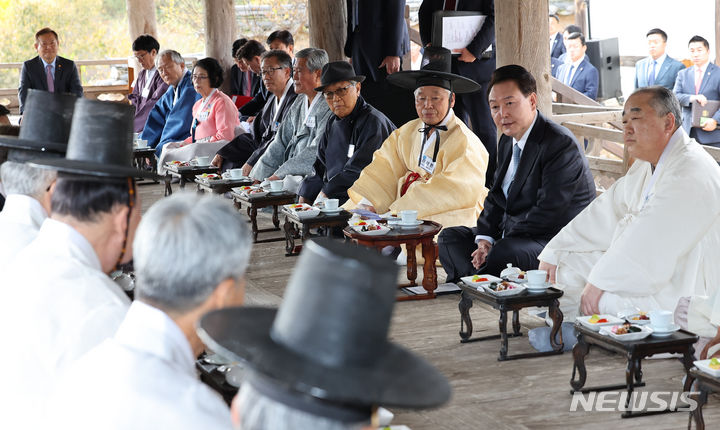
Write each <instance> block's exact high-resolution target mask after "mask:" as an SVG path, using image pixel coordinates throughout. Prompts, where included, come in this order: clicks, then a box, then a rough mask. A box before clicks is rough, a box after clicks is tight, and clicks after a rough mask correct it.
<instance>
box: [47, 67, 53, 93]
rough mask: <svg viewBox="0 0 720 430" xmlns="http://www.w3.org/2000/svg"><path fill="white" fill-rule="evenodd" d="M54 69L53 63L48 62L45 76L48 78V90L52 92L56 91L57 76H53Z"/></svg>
mask: <svg viewBox="0 0 720 430" xmlns="http://www.w3.org/2000/svg"><path fill="white" fill-rule="evenodd" d="M52 69H53V67H52V64H48V65H47V66H45V77H46V78H47V87H48V91H50V92H51V93H54V92H55V77H54V76H53V72H52Z"/></svg>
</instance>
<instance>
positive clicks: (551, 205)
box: [477, 112, 595, 240]
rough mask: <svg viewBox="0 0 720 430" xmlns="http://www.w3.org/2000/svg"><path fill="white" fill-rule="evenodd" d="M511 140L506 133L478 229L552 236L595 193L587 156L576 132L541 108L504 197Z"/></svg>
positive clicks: (487, 233) (488, 232)
mask: <svg viewBox="0 0 720 430" xmlns="http://www.w3.org/2000/svg"><path fill="white" fill-rule="evenodd" d="M512 146H513V140H512V138H511V137H509V136H506V135H504V134H503V135H502V136H501V137H500V143H499V145H498V166H499V167H498V169H497V171H496V172H495V181H494V183H493V186H492V188H491V189H490V193H489V194H488V196H487V198H486V199H485V206H484V209H483V211H482V213H481V214H480V218H478V221H477V234H479V235H483V236H490V237H492V238H494V239H495V240H499V239H500V238H502V237H503V232H504V233H505V236H504V237H530V238H534V239H543V240H550V239H551V238H552V237H553V236H555V235H556V234H557V233H558V232H559V231H560V229H562V228H563V227H564V226H565V224H567V223H568V222H569V221H570V220H571V219H573V218H574V217H575V215H577V214H578V213H579V212H580V211H581V210H583V209H584V208H585V207H586V206H587V205H588V204H590V202H591V201H592V200H593V199H594V198H595V182H594V181H593V177H592V174H591V173H590V167H589V166H588V162H587V159H586V158H585V155H584V154H583V151H582V150H581V147H580V144H578V142H577V140H576V139H575V136H573V135H572V134H571V133H570V132H569V131H568V130H567V129H566V128H565V127H562V126H560V125H558V124H556V123H554V122H552V121H550V120H548V119H546V118H545V117H544V116H543V115H542V114H541V113H540V112H538V116H537V120H536V121H535V125H534V126H533V128H532V130H531V131H530V135H529V136H528V140H527V142H526V143H525V148H524V149H523V151H522V155H521V158H520V164H519V165H518V169H517V172H516V173H515V179H514V180H513V183H512V185H511V186H510V189H509V190H508V197H507V200H506V199H505V194H504V193H503V190H502V183H503V178H505V173H506V172H507V169H508V166H509V165H510V160H511V158H512Z"/></svg>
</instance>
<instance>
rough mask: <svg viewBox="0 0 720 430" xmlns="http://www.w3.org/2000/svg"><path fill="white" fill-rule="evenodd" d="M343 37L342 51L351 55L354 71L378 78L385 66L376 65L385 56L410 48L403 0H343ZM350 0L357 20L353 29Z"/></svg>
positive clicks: (397, 55)
mask: <svg viewBox="0 0 720 430" xmlns="http://www.w3.org/2000/svg"><path fill="white" fill-rule="evenodd" d="M346 1H347V12H348V20H347V39H346V42H345V55H346V56H347V57H350V58H352V64H353V68H354V69H355V73H357V74H359V75H363V76H366V77H367V78H368V79H370V80H372V81H375V82H378V81H380V80H382V79H384V78H385V75H384V73H385V68H383V69H378V67H379V66H380V63H382V60H383V59H384V58H385V57H388V56H394V57H402V56H403V55H405V53H406V52H408V51H410V37H409V36H408V31H407V25H406V24H405V0H346ZM353 1H356V2H357V8H358V16H357V18H358V22H357V27H356V28H355V29H354V31H353V16H352V15H353Z"/></svg>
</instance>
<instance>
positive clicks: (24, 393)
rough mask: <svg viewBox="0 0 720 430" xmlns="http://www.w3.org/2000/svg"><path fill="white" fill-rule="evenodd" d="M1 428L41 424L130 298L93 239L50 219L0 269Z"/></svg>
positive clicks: (110, 333)
mask: <svg viewBox="0 0 720 430" xmlns="http://www.w3.org/2000/svg"><path fill="white" fill-rule="evenodd" d="M0 288H2V293H3V300H2V301H0V327H3V329H2V331H0V341H1V342H2V344H3V345H5V349H4V350H3V354H0V366H2V367H1V368H3V369H6V371H5V372H3V377H0V378H2V379H0V428H36V427H37V425H36V424H34V423H33V420H38V419H39V418H40V417H41V416H42V411H43V410H44V405H45V401H46V398H47V397H46V396H47V393H49V392H51V391H52V388H53V386H54V384H55V381H56V379H57V376H58V374H59V372H60V371H61V370H62V369H64V368H65V367H67V366H68V365H69V364H70V363H72V362H73V361H75V360H76V359H77V358H78V357H79V356H81V355H82V354H84V353H85V352H87V351H88V350H90V349H91V348H93V347H94V346H96V345H98V344H100V343H101V342H102V341H103V340H105V339H107V338H109V337H111V336H113V335H114V334H115V331H116V330H117V328H118V327H119V326H120V322H121V321H122V319H123V318H124V317H125V313H126V312H127V308H128V306H129V304H130V300H129V299H128V297H127V296H126V295H125V293H123V291H122V289H121V288H120V287H119V286H118V285H117V284H115V283H114V282H113V281H112V280H111V279H110V278H109V277H108V276H107V275H106V274H105V273H103V271H102V269H101V266H100V261H99V260H98V257H97V254H96V253H95V250H94V249H93V248H92V246H91V245H90V243H89V242H88V241H87V240H86V239H85V237H84V236H82V235H81V234H80V233H79V232H78V231H77V230H75V229H73V228H72V227H70V226H69V225H68V224H65V223H62V222H59V221H56V220H53V219H47V220H45V222H44V223H43V224H42V227H41V228H40V231H39V232H38V236H37V238H36V239H35V240H34V241H33V242H32V243H30V244H29V245H28V246H27V247H25V249H23V250H22V251H21V252H20V253H19V254H18V256H17V258H16V259H15V260H14V261H13V263H12V264H10V265H8V267H6V268H5V270H4V271H3V272H2V273H0Z"/></svg>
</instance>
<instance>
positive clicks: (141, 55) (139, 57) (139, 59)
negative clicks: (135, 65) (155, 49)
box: [135, 52, 148, 61]
mask: <svg viewBox="0 0 720 430" xmlns="http://www.w3.org/2000/svg"><path fill="white" fill-rule="evenodd" d="M147 54H148V53H147V52H146V53H144V54H140V55H136V56H135V59H136V60H138V61H142V59H143V58H145V56H146V55H147Z"/></svg>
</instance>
